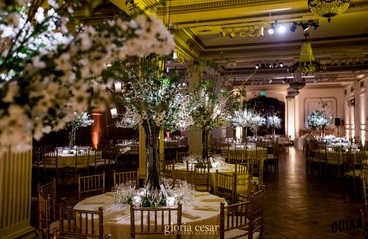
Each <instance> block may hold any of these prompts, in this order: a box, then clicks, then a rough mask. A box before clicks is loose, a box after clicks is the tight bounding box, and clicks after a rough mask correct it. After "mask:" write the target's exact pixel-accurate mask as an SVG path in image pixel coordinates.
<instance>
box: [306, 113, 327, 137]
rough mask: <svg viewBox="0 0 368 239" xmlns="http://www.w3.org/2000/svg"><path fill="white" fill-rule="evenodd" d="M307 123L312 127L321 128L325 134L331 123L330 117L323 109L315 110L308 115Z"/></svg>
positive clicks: (322, 133)
mask: <svg viewBox="0 0 368 239" xmlns="http://www.w3.org/2000/svg"><path fill="white" fill-rule="evenodd" d="M307 123H308V126H309V127H310V128H311V129H314V130H315V129H318V130H320V131H321V136H323V135H324V130H325V129H326V127H327V126H329V124H330V117H329V116H328V115H327V114H326V113H325V112H324V111H322V110H315V111H313V112H312V113H310V114H309V115H308V119H307Z"/></svg>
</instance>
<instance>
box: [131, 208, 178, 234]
mask: <svg viewBox="0 0 368 239" xmlns="http://www.w3.org/2000/svg"><path fill="white" fill-rule="evenodd" d="M130 222H131V223H130V238H132V239H134V238H138V237H139V238H140V236H141V235H152V236H155V238H164V237H165V233H167V231H165V230H167V226H168V225H169V226H172V225H175V227H177V228H180V226H181V225H182V224H181V222H182V206H181V204H178V206H177V207H170V208H169V207H139V208H136V207H134V206H133V205H131V207H130ZM136 236H138V237H136ZM180 238H181V234H180V232H178V233H176V239H180Z"/></svg>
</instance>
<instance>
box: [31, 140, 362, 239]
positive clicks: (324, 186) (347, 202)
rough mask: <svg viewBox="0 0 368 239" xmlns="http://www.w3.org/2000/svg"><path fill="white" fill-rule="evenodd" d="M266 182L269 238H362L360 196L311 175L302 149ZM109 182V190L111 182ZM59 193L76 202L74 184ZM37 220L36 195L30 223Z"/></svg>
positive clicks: (341, 182) (338, 183)
mask: <svg viewBox="0 0 368 239" xmlns="http://www.w3.org/2000/svg"><path fill="white" fill-rule="evenodd" d="M109 173H111V172H107V175H109ZM111 174H112V173H111ZM264 182H265V185H266V199H265V201H266V208H265V231H266V239H289V238H290V239H328V238H333V239H335V238H337V239H355V238H363V232H362V228H361V224H360V208H361V202H360V197H359V195H354V193H352V191H351V190H349V187H347V186H346V184H345V181H344V179H337V178H326V177H324V178H321V177H319V176H308V175H307V173H306V167H305V158H304V155H303V152H302V151H300V150H296V149H295V148H293V147H290V149H289V151H288V152H284V153H283V154H282V156H281V158H280V161H279V170H278V173H275V172H267V173H266V175H265V179H264ZM107 184H108V186H107V187H106V188H107V190H108V189H109V187H110V188H111V182H109V181H107ZM57 193H58V195H59V197H60V198H61V199H62V202H63V203H64V204H66V205H68V206H70V207H72V206H73V205H75V204H76V203H77V197H76V195H77V191H76V188H75V187H73V186H67V187H65V186H60V187H59V188H58V190H57ZM36 223H37V202H36V200H35V197H34V198H33V200H32V218H31V224H32V225H33V226H35V227H36V225H37V224H36Z"/></svg>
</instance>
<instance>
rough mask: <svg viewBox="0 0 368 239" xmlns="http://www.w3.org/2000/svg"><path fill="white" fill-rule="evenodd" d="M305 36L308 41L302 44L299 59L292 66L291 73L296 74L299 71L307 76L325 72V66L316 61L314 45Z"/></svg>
mask: <svg viewBox="0 0 368 239" xmlns="http://www.w3.org/2000/svg"><path fill="white" fill-rule="evenodd" d="M304 35H305V38H306V39H305V40H304V41H303V43H302V46H301V49H300V53H299V59H298V61H297V62H295V63H294V64H293V65H292V66H291V68H290V72H292V73H294V72H296V71H298V72H300V73H302V74H305V75H307V74H309V73H313V72H315V71H317V70H324V66H323V65H322V64H321V63H320V62H319V61H316V60H315V59H314V55H313V51H312V44H311V42H310V41H309V40H308V39H307V36H308V34H304Z"/></svg>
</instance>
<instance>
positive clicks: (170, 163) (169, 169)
mask: <svg viewBox="0 0 368 239" xmlns="http://www.w3.org/2000/svg"><path fill="white" fill-rule="evenodd" d="M174 169H175V160H172V159H165V160H163V161H162V169H161V171H160V173H161V176H163V177H168V178H172V177H173V171H174Z"/></svg>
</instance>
